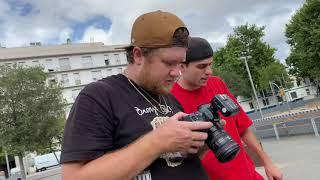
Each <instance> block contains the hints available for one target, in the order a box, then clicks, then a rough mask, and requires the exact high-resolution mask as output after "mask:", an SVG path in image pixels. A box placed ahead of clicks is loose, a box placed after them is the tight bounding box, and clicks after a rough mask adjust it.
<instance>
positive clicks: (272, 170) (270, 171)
mask: <svg viewBox="0 0 320 180" xmlns="http://www.w3.org/2000/svg"><path fill="white" fill-rule="evenodd" d="M241 138H242V140H243V141H244V143H246V145H247V146H248V147H249V148H250V149H251V150H252V151H253V152H254V153H256V154H257V156H258V157H259V159H260V160H261V162H262V164H263V166H264V168H265V171H266V175H267V176H268V179H269V180H282V178H283V177H282V173H281V171H280V170H279V169H278V168H277V167H276V166H275V165H274V164H273V162H272V161H271V159H270V158H269V156H268V155H267V153H265V152H264V151H263V149H262V148H261V146H260V144H259V142H258V140H257V139H256V137H255V135H254V134H253V132H252V131H251V130H250V129H249V128H247V129H246V131H245V132H244V133H243V135H242V137H241Z"/></svg>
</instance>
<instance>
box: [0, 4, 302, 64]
mask: <svg viewBox="0 0 320 180" xmlns="http://www.w3.org/2000/svg"><path fill="white" fill-rule="evenodd" d="M25 2H26V3H27V2H28V3H30V4H31V5H32V7H33V11H32V12H31V13H30V14H29V15H27V16H23V17H21V16H19V15H18V13H15V12H10V13H7V12H8V10H9V6H8V4H7V3H8V1H6V2H4V1H0V30H2V32H3V33H2V35H0V43H1V44H3V43H4V44H5V45H6V46H8V47H12V46H21V45H27V44H29V42H31V41H41V42H42V43H43V44H50V43H64V42H65V40H66V38H68V37H69V36H71V35H73V34H74V33H75V32H74V29H72V25H74V24H75V23H83V22H86V21H87V20H88V19H90V17H93V16H105V17H106V18H108V19H110V20H111V22H112V24H111V26H110V29H108V30H106V29H97V28H94V27H86V30H85V32H84V34H83V37H82V38H80V39H81V41H82V42H85V41H86V42H89V41H90V37H94V41H102V42H105V43H107V44H113V43H115V44H116V43H128V42H129V37H130V29H131V26H132V24H133V21H134V20H135V18H136V17H137V16H139V15H141V14H142V13H145V12H149V11H153V10H164V11H170V12H172V13H175V14H176V15H178V16H179V17H181V18H182V19H183V20H184V22H185V23H186V25H187V26H188V28H189V31H190V32H191V35H192V36H201V37H203V38H207V39H208V40H209V42H211V43H212V44H214V46H216V45H217V46H221V45H223V44H225V42H226V40H227V36H228V34H230V33H232V30H233V28H234V27H235V26H237V25H240V24H243V23H246V22H248V23H251V24H253V23H254V24H257V25H260V26H262V25H266V31H265V32H266V37H265V38H264V39H265V40H266V41H267V42H268V43H270V45H271V46H272V47H276V48H277V49H278V52H277V56H278V57H280V58H282V59H283V58H285V56H286V55H287V52H288V46H287V45H286V43H285V37H284V27H285V23H287V21H288V19H289V18H290V16H291V15H292V13H293V12H294V11H295V10H296V9H297V8H299V7H300V6H301V5H302V3H303V0H296V1H292V0H281V1H272V0H266V1H257V0H241V1H234V0H224V1H220V0H202V1H197V2H195V1H192V0H175V1H169V0H153V1H150V0H131V1H125V2H123V1H121V2H119V1H112V0H90V1H88V0H68V1H65V0H55V1H52V0H25ZM1 19H2V20H4V21H3V22H1ZM283 48H284V49H283Z"/></svg>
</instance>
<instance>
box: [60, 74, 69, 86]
mask: <svg viewBox="0 0 320 180" xmlns="http://www.w3.org/2000/svg"><path fill="white" fill-rule="evenodd" d="M61 82H62V84H63V85H64V86H67V85H69V77H68V74H62V75H61Z"/></svg>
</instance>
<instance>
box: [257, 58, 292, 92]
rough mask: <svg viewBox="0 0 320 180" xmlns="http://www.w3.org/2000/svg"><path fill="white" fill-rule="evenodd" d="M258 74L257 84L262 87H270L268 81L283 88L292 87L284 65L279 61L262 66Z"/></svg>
mask: <svg viewBox="0 0 320 180" xmlns="http://www.w3.org/2000/svg"><path fill="white" fill-rule="evenodd" d="M259 75H260V78H259V86H260V87H261V88H262V89H268V88H269V87H270V84H269V82H274V83H276V84H278V85H283V86H284V87H283V88H285V87H289V88H290V87H292V84H291V82H290V78H289V76H288V74H287V71H286V68H285V66H284V65H283V64H281V63H279V62H273V63H271V64H269V65H268V66H266V67H264V68H262V69H261V70H260V71H259Z"/></svg>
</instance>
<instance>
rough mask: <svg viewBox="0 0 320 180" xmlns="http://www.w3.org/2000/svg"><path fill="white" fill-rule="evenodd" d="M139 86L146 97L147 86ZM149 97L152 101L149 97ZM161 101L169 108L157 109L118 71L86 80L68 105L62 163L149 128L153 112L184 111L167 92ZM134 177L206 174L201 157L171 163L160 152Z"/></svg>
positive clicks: (188, 179) (189, 179) (191, 179)
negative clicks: (174, 165)
mask: <svg viewBox="0 0 320 180" xmlns="http://www.w3.org/2000/svg"><path fill="white" fill-rule="evenodd" d="M141 92H142V93H143V94H144V95H145V96H146V97H147V95H148V94H145V93H146V92H144V91H141ZM148 99H149V98H148ZM149 100H150V102H152V98H150V99H149ZM160 100H161V99H160ZM161 104H163V105H165V106H166V110H167V112H166V113H167V114H161V113H160V112H158V111H156V110H155V108H154V107H153V106H152V105H151V104H150V103H149V102H148V101H147V100H146V99H145V98H144V97H143V96H142V95H141V94H140V93H139V92H138V91H137V90H136V89H135V88H134V87H133V85H132V84H130V83H129V81H128V79H127V78H126V77H125V76H123V75H121V74H119V75H114V76H110V77H107V78H104V79H102V80H100V81H97V82H94V83H91V84H89V85H87V86H86V87H85V88H84V89H83V90H82V91H81V92H80V93H79V95H78V97H77V99H76V101H75V103H74V105H73V107H72V108H71V111H70V114H69V117H68V120H67V124H66V128H65V132H64V141H63V145H62V153H61V163H66V162H72V161H90V160H93V159H97V158H99V157H100V156H102V155H104V154H105V153H108V152H112V151H114V150H117V149H119V148H122V147H124V146H127V145H128V144H130V143H132V142H133V141H135V140H136V139H137V138H139V137H140V136H142V135H144V134H146V133H147V132H149V131H151V130H153V127H152V125H151V122H154V119H157V117H165V116H166V117H170V116H172V115H174V114H175V113H177V112H179V111H182V108H181V106H180V104H179V103H178V102H177V101H176V99H175V98H174V97H173V96H171V95H168V96H165V97H164V96H163V98H162V103H161ZM154 105H155V104H154ZM121 163H125V162H121ZM135 179H147V180H149V179H152V180H160V179H161V180H162V179H165V180H170V179H174V180H180V179H181V180H195V179H197V180H198V179H199V180H202V179H203V180H204V179H208V178H207V175H206V173H205V171H204V169H203V168H202V165H201V162H200V160H199V158H198V157H197V156H195V155H193V156H188V157H187V158H185V159H184V160H183V161H182V163H181V164H180V165H178V166H176V167H170V166H168V163H167V161H166V160H165V159H164V158H158V159H157V160H155V161H154V162H153V163H152V164H151V165H150V166H149V167H147V168H146V169H145V171H144V172H143V173H142V174H141V175H140V176H139V177H136V178H135Z"/></svg>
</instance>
